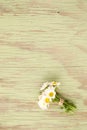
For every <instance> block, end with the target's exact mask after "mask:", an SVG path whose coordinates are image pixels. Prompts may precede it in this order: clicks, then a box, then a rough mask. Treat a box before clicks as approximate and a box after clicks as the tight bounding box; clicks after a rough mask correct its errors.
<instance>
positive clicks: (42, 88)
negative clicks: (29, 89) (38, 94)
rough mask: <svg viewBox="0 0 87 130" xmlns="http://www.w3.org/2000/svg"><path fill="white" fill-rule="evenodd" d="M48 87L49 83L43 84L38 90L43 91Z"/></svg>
mask: <svg viewBox="0 0 87 130" xmlns="http://www.w3.org/2000/svg"><path fill="white" fill-rule="evenodd" d="M48 85H49V82H45V83H43V85H42V87H41V88H40V90H41V91H42V90H44V89H45V88H46V87H47V86H48Z"/></svg>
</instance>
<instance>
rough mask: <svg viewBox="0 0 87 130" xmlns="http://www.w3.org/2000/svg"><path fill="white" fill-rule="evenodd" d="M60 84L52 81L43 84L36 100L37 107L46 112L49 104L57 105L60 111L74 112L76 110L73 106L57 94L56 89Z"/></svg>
mask: <svg viewBox="0 0 87 130" xmlns="http://www.w3.org/2000/svg"><path fill="white" fill-rule="evenodd" d="M59 86H60V82H56V81H52V82H45V83H43V84H42V86H41V88H40V95H39V99H38V105H39V107H40V108H41V109H42V110H47V109H48V108H49V105H50V104H51V103H55V102H56V103H58V106H59V107H60V108H61V109H64V110H65V112H74V110H75V109H76V106H75V104H74V103H73V102H72V101H70V100H69V99H66V98H64V97H63V96H62V95H61V94H60V93H59V92H58V88H59Z"/></svg>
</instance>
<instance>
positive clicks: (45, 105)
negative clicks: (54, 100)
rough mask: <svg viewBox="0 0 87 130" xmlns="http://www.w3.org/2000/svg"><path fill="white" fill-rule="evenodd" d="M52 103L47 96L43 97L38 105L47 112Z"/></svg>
mask: <svg viewBox="0 0 87 130" xmlns="http://www.w3.org/2000/svg"><path fill="white" fill-rule="evenodd" d="M50 102H51V99H50V98H49V97H47V96H44V95H43V96H42V97H41V99H40V100H39V101H38V105H39V107H40V108H41V109H42V110H47V109H48V107H49V103H50Z"/></svg>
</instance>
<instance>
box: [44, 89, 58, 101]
mask: <svg viewBox="0 0 87 130" xmlns="http://www.w3.org/2000/svg"><path fill="white" fill-rule="evenodd" d="M44 94H45V95H47V96H48V97H50V98H51V99H54V98H55V95H56V92H55V88H54V87H52V86H51V87H49V88H47V89H46V90H45V91H44Z"/></svg>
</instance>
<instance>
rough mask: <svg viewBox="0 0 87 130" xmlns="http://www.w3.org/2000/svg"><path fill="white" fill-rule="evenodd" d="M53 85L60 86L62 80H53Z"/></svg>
mask: <svg viewBox="0 0 87 130" xmlns="http://www.w3.org/2000/svg"><path fill="white" fill-rule="evenodd" d="M51 85H53V86H59V85H60V82H56V81H53V82H51Z"/></svg>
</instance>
